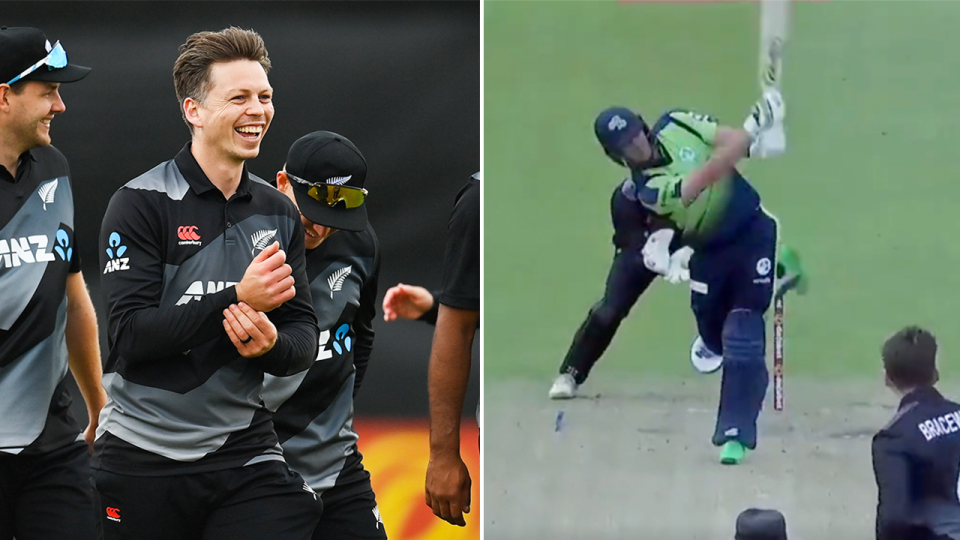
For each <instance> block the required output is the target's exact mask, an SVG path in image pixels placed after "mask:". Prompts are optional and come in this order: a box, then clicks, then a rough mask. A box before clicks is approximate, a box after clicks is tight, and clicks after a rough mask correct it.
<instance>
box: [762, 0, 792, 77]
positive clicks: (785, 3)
mask: <svg viewBox="0 0 960 540" xmlns="http://www.w3.org/2000/svg"><path fill="white" fill-rule="evenodd" d="M790 4H791V0H761V2H760V90H761V91H764V90H767V89H770V88H775V89H777V90H780V89H781V83H782V79H783V51H784V47H785V46H786V44H787V33H788V29H789V26H790V8H791V5H790Z"/></svg>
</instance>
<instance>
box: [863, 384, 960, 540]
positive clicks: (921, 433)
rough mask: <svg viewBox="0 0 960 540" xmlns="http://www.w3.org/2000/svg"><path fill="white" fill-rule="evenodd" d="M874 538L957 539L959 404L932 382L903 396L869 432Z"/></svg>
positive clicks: (959, 507) (959, 512) (959, 515)
mask: <svg viewBox="0 0 960 540" xmlns="http://www.w3.org/2000/svg"><path fill="white" fill-rule="evenodd" d="M873 469H874V474H875V476H876V480H877V489H878V495H879V501H878V504H877V520H876V528H877V540H927V539H955V540H960V500H958V496H960V404H957V403H955V402H953V401H950V400H948V399H946V398H944V397H943V396H942V395H941V394H940V393H939V392H938V391H937V390H936V389H934V388H920V389H917V390H914V391H912V392H910V393H909V394H907V395H906V396H904V398H903V399H902V400H901V402H900V408H899V409H898V410H897V413H896V415H895V416H894V417H893V419H892V420H891V421H890V423H889V424H887V426H886V427H884V428H883V429H881V430H880V431H879V432H878V433H877V434H876V435H875V436H874V438H873Z"/></svg>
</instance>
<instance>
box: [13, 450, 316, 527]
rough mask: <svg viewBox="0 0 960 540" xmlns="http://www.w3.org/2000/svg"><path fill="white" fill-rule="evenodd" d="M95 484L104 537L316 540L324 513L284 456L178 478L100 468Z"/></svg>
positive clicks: (95, 474) (311, 491) (98, 512)
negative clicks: (121, 472) (317, 529)
mask: <svg viewBox="0 0 960 540" xmlns="http://www.w3.org/2000/svg"><path fill="white" fill-rule="evenodd" d="M93 481H94V484H95V487H96V508H97V510H96V512H97V514H96V515H97V517H98V522H99V525H100V527H101V529H102V531H103V537H102V538H103V540H170V539H173V538H176V539H178V540H245V539H249V540H264V539H267V538H269V539H271V540H309V539H310V537H311V535H312V534H313V530H314V527H316V525H317V522H318V521H319V520H320V514H321V512H322V510H323V503H322V502H321V501H320V497H319V496H317V494H316V493H314V492H313V490H309V489H307V488H306V487H305V486H306V484H305V483H304V481H303V478H301V477H300V475H299V474H297V473H295V472H293V471H291V470H290V469H289V468H288V467H287V464H286V463H283V462H280V461H266V462H262V463H257V464H255V465H248V466H246V467H237V468H234V469H226V470H221V471H212V472H204V473H195V474H184V475H173V476H127V475H122V474H115V473H110V472H106V471H102V470H94V471H93ZM18 540H19V539H18Z"/></svg>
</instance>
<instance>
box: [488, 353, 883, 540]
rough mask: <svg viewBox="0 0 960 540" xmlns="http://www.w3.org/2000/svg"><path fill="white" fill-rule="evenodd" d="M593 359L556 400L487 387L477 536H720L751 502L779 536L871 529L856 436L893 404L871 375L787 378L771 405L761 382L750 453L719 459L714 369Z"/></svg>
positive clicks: (668, 539) (536, 390)
mask: <svg viewBox="0 0 960 540" xmlns="http://www.w3.org/2000/svg"><path fill="white" fill-rule="evenodd" d="M598 368H599V369H598V370H597V372H596V373H595V374H594V375H593V376H591V379H590V380H589V381H588V382H587V383H586V384H585V385H584V386H583V387H582V388H581V395H582V396H583V397H580V398H577V399H574V400H567V401H551V400H549V399H548V398H547V395H546V394H547V389H548V388H549V386H550V382H551V381H550V380H543V381H541V382H539V383H538V384H532V383H530V382H528V381H524V382H518V381H509V382H504V381H499V382H498V381H495V380H490V381H488V382H487V384H486V389H485V413H484V416H485V425H484V430H485V432H486V433H485V440H487V441H492V443H491V444H488V445H487V446H486V448H485V452H486V454H485V455H486V457H485V482H486V484H485V493H486V495H485V508H486V515H485V518H484V519H485V534H486V537H487V538H496V539H497V540H520V539H528V540H535V539H540V538H543V539H552V540H563V539H568V538H569V539H571V540H572V539H578V538H580V539H582V538H590V539H596V540H600V539H614V538H617V539H618V538H623V539H641V540H643V539H663V540H673V539H677V540H681V539H683V540H692V539H711V540H715V539H718V538H732V537H733V530H734V521H735V519H736V516H737V514H739V513H740V512H741V511H742V510H744V509H746V508H748V507H751V506H756V507H761V508H776V509H778V510H780V511H782V512H783V513H784V514H785V516H786V518H787V526H788V532H789V533H790V538H791V540H793V539H795V538H802V539H815V538H844V539H849V540H859V539H863V540H867V539H872V538H874V533H873V527H874V525H873V523H874V516H875V510H876V486H875V483H874V480H873V469H872V463H871V458H870V441H871V438H872V436H873V434H874V433H875V432H876V430H877V429H879V428H881V427H883V426H884V425H885V424H886V423H887V422H888V421H889V420H890V419H891V418H892V416H893V414H894V412H895V407H896V405H897V403H898V399H897V398H896V397H895V396H894V395H893V394H892V393H890V392H889V391H888V390H886V389H885V388H884V387H883V384H882V382H881V380H880V377H879V376H878V378H877V379H878V380H877V381H875V382H872V384H870V381H854V382H849V381H844V382H842V383H841V382H836V383H824V382H820V381H817V380H812V379H809V380H800V379H792V380H791V379H790V378H789V377H787V379H786V381H785V385H786V395H785V397H786V399H785V402H786V406H785V410H784V411H780V412H777V411H774V410H773V406H772V400H771V399H770V397H771V396H770V392H769V391H768V397H767V401H766V403H765V405H764V411H763V413H762V414H761V418H760V428H759V430H760V439H759V443H758V447H757V450H756V451H755V452H751V453H749V454H748V455H747V459H746V460H745V461H744V463H743V464H741V465H739V466H725V465H721V464H720V463H719V460H718V456H719V449H718V448H715V447H714V446H713V445H712V444H711V442H710V437H711V435H712V433H713V424H714V420H715V414H716V404H717V399H718V395H719V386H720V384H719V383H720V376H719V372H718V373H716V374H713V375H705V376H690V377H689V378H687V379H685V380H680V381H677V380H650V381H646V382H642V383H637V382H627V381H624V380H623V379H622V378H621V379H619V380H618V378H617V377H615V376H614V375H613V374H610V373H604V372H603V367H602V365H600V366H598ZM771 383H772V377H771ZM771 387H772V384H771ZM560 411H562V412H563V415H562V419H561V420H560V422H559V428H558V423H557V416H558V412H560Z"/></svg>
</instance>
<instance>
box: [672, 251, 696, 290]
mask: <svg viewBox="0 0 960 540" xmlns="http://www.w3.org/2000/svg"><path fill="white" fill-rule="evenodd" d="M692 255H693V248H691V247H688V246H684V247H682V248H680V249H678V250H677V251H675V252H674V253H673V255H671V256H670V268H669V269H668V270H667V275H666V278H667V281H669V282H670V283H673V284H674V285H676V284H677V283H681V282H684V281H690V257H691V256H692Z"/></svg>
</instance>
